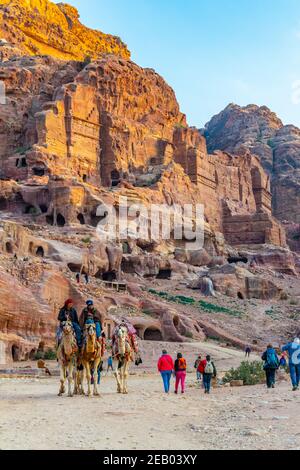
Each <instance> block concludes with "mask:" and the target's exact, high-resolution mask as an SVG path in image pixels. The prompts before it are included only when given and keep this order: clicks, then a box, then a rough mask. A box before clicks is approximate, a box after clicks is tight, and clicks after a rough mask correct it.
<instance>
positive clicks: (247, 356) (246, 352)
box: [245, 346, 252, 359]
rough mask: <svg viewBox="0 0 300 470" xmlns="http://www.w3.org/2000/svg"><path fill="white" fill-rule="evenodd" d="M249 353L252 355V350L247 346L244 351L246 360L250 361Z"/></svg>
mask: <svg viewBox="0 0 300 470" xmlns="http://www.w3.org/2000/svg"><path fill="white" fill-rule="evenodd" d="M251 353H252V350H251V348H250V346H247V347H246V349H245V355H246V358H248V359H250V355H251Z"/></svg>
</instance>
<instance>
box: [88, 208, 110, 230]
mask: <svg viewBox="0 0 300 470" xmlns="http://www.w3.org/2000/svg"><path fill="white" fill-rule="evenodd" d="M107 216H108V212H104V215H99V216H98V215H97V211H95V210H93V211H92V212H91V225H92V227H97V226H98V224H99V223H100V222H102V220H104V219H105V218H106V217H107Z"/></svg>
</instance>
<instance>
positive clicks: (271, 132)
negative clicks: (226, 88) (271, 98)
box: [203, 104, 300, 223]
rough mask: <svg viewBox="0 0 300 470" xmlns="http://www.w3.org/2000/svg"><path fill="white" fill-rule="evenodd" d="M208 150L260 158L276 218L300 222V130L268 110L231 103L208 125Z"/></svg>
mask: <svg viewBox="0 0 300 470" xmlns="http://www.w3.org/2000/svg"><path fill="white" fill-rule="evenodd" d="M203 134H204V135H205V136H206V139H207V145H208V149H209V151H215V150H217V149H219V150H223V151H228V152H232V153H234V154H240V153H241V151H243V150H248V151H250V152H251V153H252V154H255V155H258V156H259V157H260V161H261V163H262V165H263V167H264V168H265V170H266V171H267V172H268V174H269V175H270V176H271V187H272V193H273V200H272V202H273V204H272V205H273V211H274V215H275V216H276V217H277V218H278V219H279V220H281V221H288V222H290V223H299V221H300V129H298V128H297V127H295V126H291V125H289V126H284V125H283V124H282V122H281V121H280V119H278V117H277V116H276V114H274V113H272V112H271V111H270V110H269V109H268V108H267V107H265V106H263V107H258V106H255V105H249V106H246V107H244V108H242V107H240V106H237V105H234V104H231V105H229V106H228V107H227V108H226V109H225V110H224V111H222V112H221V113H220V114H218V115H217V116H215V117H213V118H212V119H211V121H210V122H209V123H208V124H207V125H206V127H205V129H204V131H203Z"/></svg>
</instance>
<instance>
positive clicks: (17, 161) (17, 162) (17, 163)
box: [16, 158, 20, 168]
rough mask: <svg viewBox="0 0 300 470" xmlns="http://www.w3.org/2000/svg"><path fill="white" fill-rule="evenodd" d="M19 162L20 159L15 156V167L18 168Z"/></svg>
mask: <svg viewBox="0 0 300 470" xmlns="http://www.w3.org/2000/svg"><path fill="white" fill-rule="evenodd" d="M19 164H20V159H19V158H17V159H16V167H17V168H18V166H19Z"/></svg>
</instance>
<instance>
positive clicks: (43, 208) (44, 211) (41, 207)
mask: <svg viewBox="0 0 300 470" xmlns="http://www.w3.org/2000/svg"><path fill="white" fill-rule="evenodd" d="M40 209H41V212H42V214H46V212H48V207H47V206H46V205H45V204H41V205H40Z"/></svg>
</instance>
